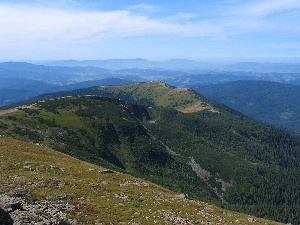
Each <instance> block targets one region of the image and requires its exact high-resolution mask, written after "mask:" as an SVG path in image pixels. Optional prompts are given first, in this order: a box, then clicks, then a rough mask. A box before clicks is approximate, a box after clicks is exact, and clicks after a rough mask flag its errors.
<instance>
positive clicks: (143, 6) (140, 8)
mask: <svg viewBox="0 0 300 225" xmlns="http://www.w3.org/2000/svg"><path fill="white" fill-rule="evenodd" d="M127 9H128V10H131V11H142V12H158V11H160V7H157V6H153V5H148V4H138V5H134V6H130V7H128V8H127Z"/></svg>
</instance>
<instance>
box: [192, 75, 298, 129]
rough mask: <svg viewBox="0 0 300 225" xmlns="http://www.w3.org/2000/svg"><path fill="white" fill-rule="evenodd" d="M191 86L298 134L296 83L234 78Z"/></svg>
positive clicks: (246, 112)
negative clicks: (237, 79) (213, 83)
mask: <svg viewBox="0 0 300 225" xmlns="http://www.w3.org/2000/svg"><path fill="white" fill-rule="evenodd" d="M191 88H193V89H194V90H196V91H197V92H198V93H200V94H202V95H204V96H206V97H207V98H209V99H212V100H215V101H217V102H220V103H223V104H225V105H227V106H229V107H231V108H233V109H236V110H238V111H240V112H242V113H244V114H245V115H248V116H250V117H252V118H254V119H256V120H260V121H263V122H267V123H270V124H273V125H275V126H278V127H282V128H284V129H287V130H289V131H292V132H295V133H300V122H299V121H300V105H299V104H298V101H299V96H300V86H298V85H290V84H282V83H276V82H268V81H235V82H229V83H224V84H215V85H198V86H191Z"/></svg>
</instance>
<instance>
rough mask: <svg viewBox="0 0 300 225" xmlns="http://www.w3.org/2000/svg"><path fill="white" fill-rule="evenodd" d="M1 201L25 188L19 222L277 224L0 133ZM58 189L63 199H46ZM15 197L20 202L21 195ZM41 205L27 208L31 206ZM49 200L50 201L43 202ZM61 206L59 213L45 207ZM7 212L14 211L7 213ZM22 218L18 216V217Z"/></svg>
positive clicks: (57, 191)
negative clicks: (188, 196) (27, 195)
mask: <svg viewBox="0 0 300 225" xmlns="http://www.w3.org/2000/svg"><path fill="white" fill-rule="evenodd" d="M0 148H1V152H0V161H1V170H0V177H1V187H0V200H1V198H3V196H5V195H8V196H11V195H13V193H14V192H15V191H16V190H18V189H23V190H24V189H25V190H29V191H30V193H31V196H30V198H27V199H25V200H21V201H22V203H23V207H24V209H25V210H27V211H24V212H23V216H22V218H23V219H22V220H21V221H20V220H19V222H21V223H22V222H23V223H26V222H31V223H33V222H36V223H38V222H39V223H41V218H46V219H47V220H49V221H50V220H51V219H52V220H53V221H58V222H59V219H60V216H59V215H63V219H68V220H69V221H72V224H86V225H88V224H95V223H96V224H100V223H101V224H174V223H176V222H177V223H176V224H203V223H206V224H207V223H212V224H215V223H222V224H232V223H235V224H269V225H271V224H274V225H275V224H279V223H275V222H271V221H267V220H263V219H258V218H254V217H253V216H248V215H244V214H240V213H234V212H231V211H227V210H223V209H220V208H217V207H215V206H212V205H209V204H206V203H203V202H198V201H194V200H188V199H184V198H182V197H181V196H179V195H178V194H176V193H174V192H171V191H168V190H166V189H164V188H162V187H159V186H157V185H155V184H152V183H150V182H146V181H144V180H141V179H137V178H135V177H132V176H128V175H125V174H122V173H118V172H113V173H103V172H102V171H105V168H102V167H99V166H95V165H93V164H89V163H86V162H83V161H80V160H78V159H75V158H72V157H70V156H67V155H65V154H62V153H58V152H56V151H53V150H52V149H50V148H47V147H43V146H36V145H34V144H32V143H26V142H21V141H17V140H14V139H11V138H5V137H0ZM57 193H60V194H61V195H65V197H64V198H63V199H62V200H59V201H58V200H50V201H49V196H51V195H53V194H57ZM17 200H19V201H20V198H18V199H17ZM35 204H39V206H40V208H39V209H38V210H37V211H34V212H31V211H30V210H29V205H31V206H34V205H35ZM47 204H48V205H47ZM58 204H59V205H61V206H62V207H61V209H60V211H58V212H56V213H57V214H56V215H55V214H52V215H51V214H49V213H47V210H45V208H46V207H50V206H52V205H58ZM11 214H14V213H13V212H11ZM19 218H20V217H19Z"/></svg>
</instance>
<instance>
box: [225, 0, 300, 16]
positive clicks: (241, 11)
mask: <svg viewBox="0 0 300 225" xmlns="http://www.w3.org/2000/svg"><path fill="white" fill-rule="evenodd" d="M296 8H298V9H299V8H300V1H299V0H263V1H256V2H253V1H252V2H251V1H250V2H247V3H244V4H240V5H238V6H236V7H234V8H233V10H231V11H230V12H229V14H233V15H241V16H255V17H257V16H268V15H271V14H274V13H278V12H284V11H286V10H294V9H296Z"/></svg>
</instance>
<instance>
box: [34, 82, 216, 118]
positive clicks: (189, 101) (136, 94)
mask: <svg viewBox="0 0 300 225" xmlns="http://www.w3.org/2000/svg"><path fill="white" fill-rule="evenodd" d="M77 95H95V96H102V97H111V98H117V99H122V100H126V101H130V102H133V103H137V104H143V105H148V106H161V107H168V108H175V109H177V110H179V111H181V112H186V113H191V112H197V111H202V110H210V111H216V109H214V108H213V107H212V106H211V105H210V101H208V100H207V99H204V98H203V97H201V96H200V95H199V94H197V93H196V92H194V91H192V90H191V89H188V88H174V87H172V86H169V85H167V84H165V83H163V82H145V83H135V84H127V85H119V86H116V85H115V86H98V87H91V88H83V89H78V90H73V91H63V92H57V93H52V94H45V95H41V96H37V97H36V98H34V99H33V100H42V99H48V98H53V97H63V96H77Z"/></svg>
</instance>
